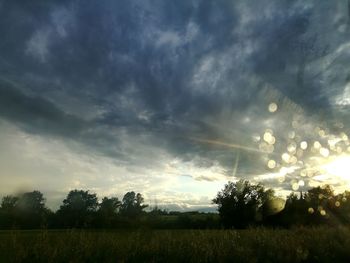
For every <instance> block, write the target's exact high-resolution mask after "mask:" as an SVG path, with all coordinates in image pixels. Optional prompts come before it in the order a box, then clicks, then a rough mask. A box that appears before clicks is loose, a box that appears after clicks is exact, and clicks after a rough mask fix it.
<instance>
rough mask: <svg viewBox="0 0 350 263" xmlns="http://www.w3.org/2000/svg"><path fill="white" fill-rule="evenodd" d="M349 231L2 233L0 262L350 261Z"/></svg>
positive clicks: (315, 229) (333, 229)
mask: <svg viewBox="0 0 350 263" xmlns="http://www.w3.org/2000/svg"><path fill="white" fill-rule="evenodd" d="M349 259H350V229H349V228H345V227H342V228H326V227H322V228H295V229H293V230H272V229H266V228H257V229H247V230H237V231H236V230H169V231H168V230H155V231H153V230H152V231H147V230H142V231H141V230H140V231H89V230H67V231H51V230H49V231H45V230H43V231H1V232H0V261H1V262H350V260H349Z"/></svg>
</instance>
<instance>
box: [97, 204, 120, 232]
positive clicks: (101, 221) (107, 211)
mask: <svg viewBox="0 0 350 263" xmlns="http://www.w3.org/2000/svg"><path fill="white" fill-rule="evenodd" d="M120 206H121V202H120V201H119V200H118V198H117V197H111V198H108V197H104V198H103V199H102V202H101V203H100V204H99V209H98V218H97V220H98V221H97V224H98V225H99V226H103V227H112V226H113V222H114V221H115V219H116V216H117V213H118V212H119V208H120Z"/></svg>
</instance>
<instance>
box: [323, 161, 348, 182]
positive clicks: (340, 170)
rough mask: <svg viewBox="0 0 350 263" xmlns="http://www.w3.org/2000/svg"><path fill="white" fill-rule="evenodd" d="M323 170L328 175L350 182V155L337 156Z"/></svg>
mask: <svg viewBox="0 0 350 263" xmlns="http://www.w3.org/2000/svg"><path fill="white" fill-rule="evenodd" d="M322 168H323V169H324V171H325V172H326V173H327V174H329V175H331V176H337V177H340V178H341V179H343V180H346V181H348V182H350V169H349V168H350V155H341V156H337V157H335V158H334V159H333V160H331V161H330V162H328V163H326V164H324V165H323V167H322Z"/></svg>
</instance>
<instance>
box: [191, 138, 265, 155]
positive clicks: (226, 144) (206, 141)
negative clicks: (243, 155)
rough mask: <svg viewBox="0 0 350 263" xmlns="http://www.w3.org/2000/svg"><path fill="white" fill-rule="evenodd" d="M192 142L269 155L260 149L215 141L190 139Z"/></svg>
mask: <svg viewBox="0 0 350 263" xmlns="http://www.w3.org/2000/svg"><path fill="white" fill-rule="evenodd" d="M190 139H191V140H193V141H196V142H201V143H207V144H214V145H218V146H224V147H228V148H233V149H240V150H245V151H250V152H256V153H268V154H271V152H268V151H263V150H260V149H256V148H252V147H248V146H244V145H239V144H233V143H226V142H222V141H216V140H206V139H198V138H190Z"/></svg>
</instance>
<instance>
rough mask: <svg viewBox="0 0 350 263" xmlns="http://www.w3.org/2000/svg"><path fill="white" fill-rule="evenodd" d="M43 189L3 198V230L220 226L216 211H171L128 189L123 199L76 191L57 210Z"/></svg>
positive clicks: (0, 219) (0, 222) (0, 221)
mask: <svg viewBox="0 0 350 263" xmlns="http://www.w3.org/2000/svg"><path fill="white" fill-rule="evenodd" d="M45 201H46V200H45V198H44V196H43V194H42V193H41V192H40V191H32V192H27V193H23V194H20V195H17V196H13V195H9V196H5V197H3V198H2V201H1V207H0V229H13V228H15V229H35V228H54V229H59V228H159V229H184V228H185V229H193V228H201V229H205V228H219V227H220V220H219V216H218V215H217V214H215V213H200V212H184V213H181V212H168V211H166V210H162V209H159V208H157V207H154V208H153V209H151V210H150V211H148V212H146V211H145V208H146V207H148V205H147V204H145V203H144V198H143V197H142V195H141V194H140V193H135V192H127V193H126V194H125V195H124V197H123V199H122V200H119V199H118V198H117V197H104V198H103V199H102V201H101V202H98V198H97V195H96V194H95V193H91V192H89V191H84V190H72V191H70V192H69V193H68V195H67V197H66V198H65V199H64V200H63V202H62V205H61V206H60V208H59V209H58V210H57V211H56V212H53V211H51V210H50V209H49V208H47V206H46V205H45Z"/></svg>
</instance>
